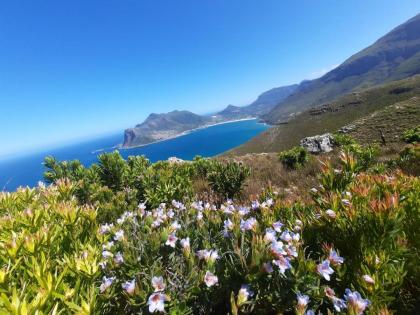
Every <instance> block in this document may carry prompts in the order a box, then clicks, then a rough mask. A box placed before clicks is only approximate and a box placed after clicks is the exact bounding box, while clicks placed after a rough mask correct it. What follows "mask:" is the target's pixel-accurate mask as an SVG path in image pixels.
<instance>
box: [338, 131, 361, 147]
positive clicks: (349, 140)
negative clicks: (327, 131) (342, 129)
mask: <svg viewBox="0 0 420 315" xmlns="http://www.w3.org/2000/svg"><path fill="white" fill-rule="evenodd" d="M333 143H334V145H336V146H339V147H342V146H345V145H352V144H356V140H354V138H353V137H352V136H350V135H348V134H345V133H335V134H333Z"/></svg>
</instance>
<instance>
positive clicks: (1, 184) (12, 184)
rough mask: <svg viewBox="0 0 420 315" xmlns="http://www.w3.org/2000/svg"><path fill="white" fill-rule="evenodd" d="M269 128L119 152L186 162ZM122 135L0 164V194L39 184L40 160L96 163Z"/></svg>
mask: <svg viewBox="0 0 420 315" xmlns="http://www.w3.org/2000/svg"><path fill="white" fill-rule="evenodd" d="M268 127H269V126H267V125H265V124H262V123H258V122H257V120H244V121H237V122H231V123H225V124H221V125H216V126H211V127H208V128H204V129H199V130H196V131H193V132H191V133H189V134H186V135H183V136H180V137H177V138H174V139H169V140H165V141H162V142H158V143H154V144H150V145H147V146H143V147H138V148H133V149H123V150H120V153H121V155H122V156H123V157H124V158H127V157H128V156H130V155H145V156H146V157H147V158H148V159H149V160H150V161H152V162H155V161H159V160H166V159H168V158H169V157H171V156H176V157H178V158H181V159H184V160H190V159H192V158H194V156H196V155H201V156H204V157H210V156H214V155H217V154H220V153H222V152H225V151H227V150H230V149H232V148H234V147H236V146H238V145H240V144H242V143H244V142H246V141H248V140H249V139H251V138H252V137H254V136H256V135H257V134H259V133H260V132H262V131H264V130H266V129H267V128H268ZM121 141H122V133H118V134H115V135H112V136H108V137H104V138H99V139H95V140H91V141H87V142H83V143H79V144H75V145H71V146H66V147H63V148H59V149H54V150H50V151H45V152H42V153H37V154H32V155H28V156H24V157H20V158H16V159H10V160H6V161H0V190H7V191H12V190H15V189H16V188H17V187H19V186H26V185H28V186H35V185H36V184H37V182H38V181H40V180H42V179H43V177H42V175H43V172H44V171H45V169H44V166H43V164H42V163H43V160H44V158H45V156H47V155H52V156H54V157H55V158H57V159H58V160H60V161H61V160H75V159H77V160H80V161H81V162H82V163H83V164H84V165H85V166H89V165H91V164H92V163H95V162H96V161H97V156H98V155H99V154H101V153H104V152H111V151H113V150H115V146H116V145H118V144H119V143H121Z"/></svg>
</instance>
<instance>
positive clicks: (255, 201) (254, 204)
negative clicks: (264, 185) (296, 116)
mask: <svg viewBox="0 0 420 315" xmlns="http://www.w3.org/2000/svg"><path fill="white" fill-rule="evenodd" d="M259 207H260V203H259V202H258V200H254V201H253V202H252V204H251V208H252V209H254V210H255V209H258V208H259Z"/></svg>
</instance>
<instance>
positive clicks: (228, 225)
mask: <svg viewBox="0 0 420 315" xmlns="http://www.w3.org/2000/svg"><path fill="white" fill-rule="evenodd" d="M223 226H224V228H225V230H226V231H229V230H233V222H232V221H231V220H230V219H227V220H225V221H224V222H223Z"/></svg>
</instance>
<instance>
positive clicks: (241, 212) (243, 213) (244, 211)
mask: <svg viewBox="0 0 420 315" xmlns="http://www.w3.org/2000/svg"><path fill="white" fill-rule="evenodd" d="M248 213H249V208H248V207H239V210H238V214H239V215H240V216H241V217H243V216H246V215H247V214H248Z"/></svg>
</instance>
